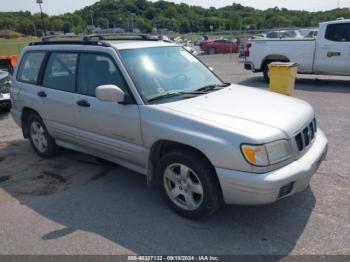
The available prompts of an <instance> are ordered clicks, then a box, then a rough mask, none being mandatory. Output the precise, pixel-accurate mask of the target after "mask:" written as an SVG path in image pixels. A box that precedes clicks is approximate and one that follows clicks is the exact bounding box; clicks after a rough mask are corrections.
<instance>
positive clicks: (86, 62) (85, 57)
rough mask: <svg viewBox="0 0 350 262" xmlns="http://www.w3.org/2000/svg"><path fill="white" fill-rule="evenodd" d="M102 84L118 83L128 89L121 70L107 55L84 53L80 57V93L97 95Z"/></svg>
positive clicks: (117, 84) (123, 88) (122, 87)
mask: <svg viewBox="0 0 350 262" xmlns="http://www.w3.org/2000/svg"><path fill="white" fill-rule="evenodd" d="M101 85H116V86H118V87H120V88H121V89H122V90H124V91H126V83H125V80H124V78H123V76H122V75H121V73H120V71H119V70H118V68H117V67H116V65H115V64H114V63H113V61H112V59H111V58H110V57H109V56H107V55H100V54H88V53H83V54H81V55H80V59H79V72H78V93H79V94H82V95H87V96H95V90H96V88H97V87H98V86H101Z"/></svg>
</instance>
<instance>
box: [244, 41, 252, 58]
mask: <svg viewBox="0 0 350 262" xmlns="http://www.w3.org/2000/svg"><path fill="white" fill-rule="evenodd" d="M251 47H252V44H251V43H248V44H246V46H245V56H246V57H249V56H250V48H251Z"/></svg>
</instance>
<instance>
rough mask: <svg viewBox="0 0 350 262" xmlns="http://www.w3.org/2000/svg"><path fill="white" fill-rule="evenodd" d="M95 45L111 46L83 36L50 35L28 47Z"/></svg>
mask: <svg viewBox="0 0 350 262" xmlns="http://www.w3.org/2000/svg"><path fill="white" fill-rule="evenodd" d="M65 44H68V45H97V46H104V47H110V46H111V45H110V44H108V43H106V42H104V41H93V40H90V39H88V38H86V37H84V36H67V35H52V36H45V37H43V38H42V39H41V41H40V42H32V43H30V44H29V45H30V46H35V45H65Z"/></svg>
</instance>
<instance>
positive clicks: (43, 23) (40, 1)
mask: <svg viewBox="0 0 350 262" xmlns="http://www.w3.org/2000/svg"><path fill="white" fill-rule="evenodd" d="M36 3H37V4H39V7H40V15H41V24H42V29H43V32H44V36H46V28H45V21H44V14H43V9H42V8H41V5H42V4H43V0H36Z"/></svg>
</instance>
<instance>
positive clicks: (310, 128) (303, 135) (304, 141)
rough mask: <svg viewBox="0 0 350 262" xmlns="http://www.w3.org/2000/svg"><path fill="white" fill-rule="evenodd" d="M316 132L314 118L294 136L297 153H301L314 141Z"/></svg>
mask: <svg viewBox="0 0 350 262" xmlns="http://www.w3.org/2000/svg"><path fill="white" fill-rule="evenodd" d="M316 132H317V124H316V118H314V120H312V122H311V123H309V124H308V125H307V126H306V127H305V128H304V129H303V130H302V131H301V132H300V133H298V134H297V135H296V136H295V142H296V144H297V147H298V150H299V152H303V151H304V150H305V149H306V148H307V147H308V146H309V145H310V144H311V143H312V142H313V140H314V139H315V136H316Z"/></svg>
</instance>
